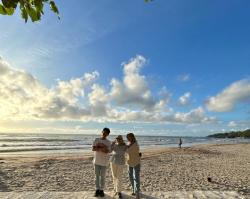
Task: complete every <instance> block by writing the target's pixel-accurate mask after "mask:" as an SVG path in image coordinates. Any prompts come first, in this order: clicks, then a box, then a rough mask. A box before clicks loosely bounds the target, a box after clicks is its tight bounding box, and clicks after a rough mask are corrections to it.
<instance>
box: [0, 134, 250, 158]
mask: <svg viewBox="0 0 250 199" xmlns="http://www.w3.org/2000/svg"><path fill="white" fill-rule="evenodd" d="M98 136H99V135H80V134H5V133H2V134H0V156H6V155H7V156H9V155H28V154H34V155H35V154H40V155H49V154H58V155H60V154H61V155H63V154H72V153H73V154H74V153H75V154H81V153H83V154H84V153H90V152H91V145H92V142H93V140H94V139H95V138H96V137H98ZM114 138H115V136H114V135H112V136H109V139H110V140H111V141H113V140H114ZM179 138H180V137H174V136H137V141H138V143H139V145H140V147H141V148H142V149H149V148H156V147H178V143H179ZM124 139H125V136H124ZM182 141H183V145H182V146H183V147H187V146H192V145H197V144H207V143H218V144H219V143H242V142H248V143H250V139H242V138H237V139H216V138H207V137H182Z"/></svg>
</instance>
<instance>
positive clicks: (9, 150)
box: [0, 146, 86, 153]
mask: <svg viewBox="0 0 250 199" xmlns="http://www.w3.org/2000/svg"><path fill="white" fill-rule="evenodd" d="M72 149H78V150H80V149H86V148H84V147H79V146H78V147H69V148H65V147H63V148H19V149H17V148H12V149H3V150H0V153H12V152H25V151H54V150H55V151H59V150H72Z"/></svg>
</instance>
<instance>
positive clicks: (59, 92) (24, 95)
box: [0, 55, 214, 124]
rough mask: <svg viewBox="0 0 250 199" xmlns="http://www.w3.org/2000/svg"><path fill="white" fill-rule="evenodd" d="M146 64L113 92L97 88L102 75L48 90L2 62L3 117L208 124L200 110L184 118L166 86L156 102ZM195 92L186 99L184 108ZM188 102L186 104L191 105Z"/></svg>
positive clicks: (130, 67)
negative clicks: (170, 103) (144, 71)
mask: <svg viewBox="0 0 250 199" xmlns="http://www.w3.org/2000/svg"><path fill="white" fill-rule="evenodd" d="M145 63H146V59H145V58H144V57H142V56H140V55H138V56H136V57H135V58H133V59H131V60H130V61H129V62H128V63H125V64H123V67H124V70H123V72H124V77H123V78H122V81H119V80H117V79H115V78H113V79H112V80H111V83H110V85H111V86H110V88H105V87H104V86H102V85H99V84H97V83H96V80H97V78H98V76H99V73H98V72H96V71H95V72H93V73H85V74H84V75H83V76H82V77H79V78H72V79H70V80H69V81H62V80H58V81H57V82H56V85H55V86H52V87H51V88H47V87H46V86H44V85H43V84H42V83H41V82H40V81H39V80H38V79H36V78H35V77H34V76H33V75H31V74H29V73H27V72H25V71H21V70H17V69H14V68H11V67H10V66H9V64H8V63H6V62H5V61H3V60H0V103H1V105H2V106H1V108H0V117H1V118H4V119H5V120H7V119H9V120H13V121H14V120H16V121H17V120H34V119H35V120H43V121H47V120H58V121H60V120H77V121H79V120H81V121H113V122H117V121H119V122H174V123H189V124H190V123H204V122H211V121H213V119H214V118H211V117H210V118H209V117H206V114H205V111H204V110H203V109H202V108H201V107H199V108H197V109H194V110H191V111H190V112H187V113H180V112H177V113H175V111H174V110H173V109H172V108H171V107H168V103H169V101H170V98H171V95H172V94H171V93H170V92H169V91H168V90H167V89H166V87H163V88H162V89H161V90H160V91H159V96H155V97H153V95H152V92H151V90H150V88H149V85H148V82H147V80H146V77H145V76H143V75H141V74H140V70H141V68H142V67H143V66H144V65H145ZM190 95H191V94H190V93H187V94H186V95H184V97H183V98H187V99H183V100H182V101H183V103H184V102H186V101H188V98H189V97H190ZM185 100H186V101H185Z"/></svg>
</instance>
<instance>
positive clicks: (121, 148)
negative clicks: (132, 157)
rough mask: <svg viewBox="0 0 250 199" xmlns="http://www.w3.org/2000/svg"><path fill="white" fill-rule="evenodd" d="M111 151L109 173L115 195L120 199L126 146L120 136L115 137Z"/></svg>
mask: <svg viewBox="0 0 250 199" xmlns="http://www.w3.org/2000/svg"><path fill="white" fill-rule="evenodd" d="M111 150H112V151H113V153H112V156H111V163H110V164H111V172H112V176H113V183H114V190H115V194H116V195H117V194H118V197H119V198H122V193H121V190H122V181H121V180H122V174H123V169H124V165H125V152H126V150H127V145H126V144H125V143H124V141H123V138H122V136H121V135H118V136H117V137H116V140H115V141H114V142H113V143H112V145H111Z"/></svg>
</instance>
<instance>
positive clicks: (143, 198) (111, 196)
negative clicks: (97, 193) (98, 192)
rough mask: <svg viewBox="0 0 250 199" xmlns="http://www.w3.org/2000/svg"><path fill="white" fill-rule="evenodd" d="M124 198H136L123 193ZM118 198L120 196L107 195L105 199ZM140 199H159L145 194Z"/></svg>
mask: <svg viewBox="0 0 250 199" xmlns="http://www.w3.org/2000/svg"><path fill="white" fill-rule="evenodd" d="M122 196H123V199H135V196H131V195H128V194H126V193H122ZM116 198H118V196H114V195H109V194H105V199H116ZM140 198H141V199H158V198H156V197H153V196H149V195H147V194H143V193H141V195H140Z"/></svg>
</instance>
